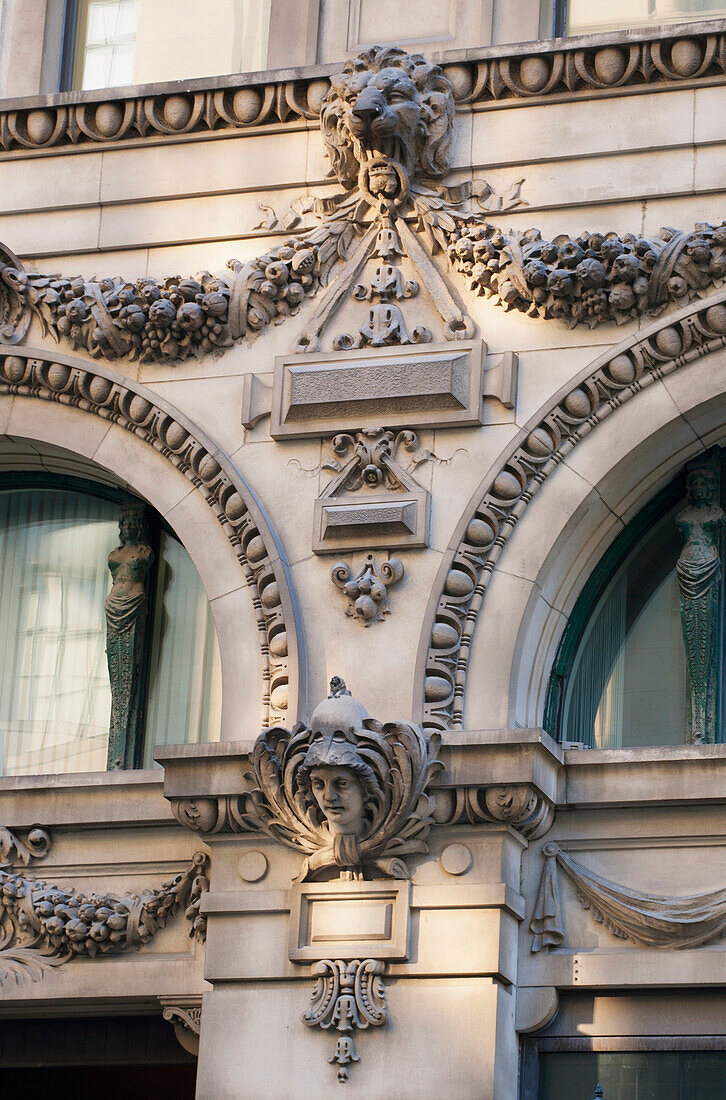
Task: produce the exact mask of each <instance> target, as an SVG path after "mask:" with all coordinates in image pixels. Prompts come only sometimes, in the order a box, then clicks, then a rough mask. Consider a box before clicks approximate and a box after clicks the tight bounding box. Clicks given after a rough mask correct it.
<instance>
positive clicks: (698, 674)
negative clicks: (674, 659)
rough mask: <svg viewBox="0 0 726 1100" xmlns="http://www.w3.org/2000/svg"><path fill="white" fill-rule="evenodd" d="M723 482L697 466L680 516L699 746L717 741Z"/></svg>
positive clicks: (693, 727)
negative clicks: (720, 493) (720, 495)
mask: <svg viewBox="0 0 726 1100" xmlns="http://www.w3.org/2000/svg"><path fill="white" fill-rule="evenodd" d="M717 494H718V480H717V475H716V470H715V469H714V468H713V467H710V466H706V465H703V466H697V467H696V468H695V469H691V470H690V472H689V473H688V476H687V478H686V499H687V505H686V507H685V508H684V509H683V510H682V511H681V512H679V513H678V515H677V516H676V524H677V526H678V530H679V531H680V533H681V536H682V538H683V541H684V545H683V549H682V551H681V554H680V557H679V558H678V562H677V564H676V574H677V576H678V584H679V586H680V590H681V623H682V626H683V641H684V643H685V648H686V661H687V663H688V677H689V683H690V697H691V705H690V729H689V730H688V740H689V741H690V742H692V743H695V744H701V743H712V742H713V741H715V739H716V704H717V696H718V682H717V668H718V660H717V658H718V650H719V636H718V624H719V589H720V586H721V531H722V528H723V524H724V518H725V516H724V512H723V509H722V508H720V507H719V505H718V504H717V503H716V497H717Z"/></svg>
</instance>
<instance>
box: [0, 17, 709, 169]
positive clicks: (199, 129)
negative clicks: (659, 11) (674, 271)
mask: <svg viewBox="0 0 726 1100" xmlns="http://www.w3.org/2000/svg"><path fill="white" fill-rule="evenodd" d="M433 59H434V60H436V61H437V62H438V63H439V64H441V65H442V67H443V69H444V71H445V73H446V75H447V76H448V77H449V79H450V80H451V83H452V85H453V89H454V98H455V101H456V105H457V108H458V109H460V110H461V109H475V110H482V109H486V108H496V107H499V106H502V105H506V106H524V105H526V104H528V103H532V102H550V101H556V100H573V99H574V100H576V99H581V98H584V99H590V98H594V97H599V96H603V95H610V96H611V95H622V94H631V93H637V92H644V91H649V90H651V89H658V88H667V87H678V86H684V85H685V86H691V87H697V86H700V85H705V84H720V83H723V82H724V79H726V20H709V21H708V22H697V23H681V24H677V25H675V26H672V27H669V28H668V30H667V31H663V30H662V29H658V30H650V31H645V32H642V33H638V32H632V31H630V32H628V31H619V32H617V33H613V34H607V35H586V36H578V37H576V38H571V39H555V40H550V41H546V42H526V43H522V44H517V45H507V46H504V47H502V46H496V47H488V48H482V49H476V50H458V51H447V52H446V53H445V54H441V55H436V56H435V57H434V58H433ZM339 68H340V63H339V62H336V63H335V64H332V65H324V66H314V67H305V68H299V69H282V70H280V69H278V70H274V71H271V72H261V73H249V74H242V75H232V76H225V77H213V78H205V79H199V80H189V81H172V82H169V83H163V84H147V85H143V86H139V85H134V86H133V87H128V88H115V89H108V88H105V89H101V90H99V91H92V92H78V91H77V92H63V93H59V94H57V95H45V96H34V97H28V98H23V99H15V100H6V101H5V102H4V103H3V102H0V156H3V157H8V156H11V157H16V156H27V155H29V154H31V153H46V152H52V151H63V152H72V151H75V150H78V151H89V150H91V149H94V148H97V147H98V146H99V145H100V146H104V147H106V146H109V145H112V146H116V145H119V144H121V145H126V144H129V143H133V144H139V143H147V142H149V143H154V144H156V143H159V142H164V141H173V140H179V139H184V138H187V139H188V138H191V137H193V138H199V137H200V135H205V134H206V135H208V136H215V137H216V136H221V135H223V134H233V133H235V132H240V131H244V130H250V129H253V128H255V129H257V128H260V127H261V128H264V129H268V128H273V127H276V128H279V127H280V126H281V125H285V126H294V125H298V126H299V125H315V124H316V123H317V119H318V116H319V112H320V105H321V103H322V101H323V98H324V97H325V94H326V92H327V90H328V86H329V77H330V75H331V74H332V73H334V72H336V71H337V70H338V69H339Z"/></svg>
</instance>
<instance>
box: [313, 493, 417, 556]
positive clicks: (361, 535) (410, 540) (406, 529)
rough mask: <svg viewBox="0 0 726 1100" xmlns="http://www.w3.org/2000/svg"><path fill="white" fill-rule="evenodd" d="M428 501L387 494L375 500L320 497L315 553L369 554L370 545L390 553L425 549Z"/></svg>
mask: <svg viewBox="0 0 726 1100" xmlns="http://www.w3.org/2000/svg"><path fill="white" fill-rule="evenodd" d="M428 506H429V497H428V493H427V492H425V490H421V492H417V493H386V494H380V495H378V496H375V497H364V498H361V497H360V496H356V495H354V494H351V495H350V496H346V497H327V498H326V497H320V498H318V500H316V501H315V522H314V531H313V550H314V552H315V553H316V554H326V553H335V552H336V551H339V550H367V549H368V547H369V546H370V545H371V542H375V545H376V546H380V547H381V548H384V549H387V548H391V547H400V546H426V532H427V527H428Z"/></svg>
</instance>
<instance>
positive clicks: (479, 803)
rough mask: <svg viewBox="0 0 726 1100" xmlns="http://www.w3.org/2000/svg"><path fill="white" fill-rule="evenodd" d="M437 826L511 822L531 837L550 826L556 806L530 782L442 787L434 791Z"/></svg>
mask: <svg viewBox="0 0 726 1100" xmlns="http://www.w3.org/2000/svg"><path fill="white" fill-rule="evenodd" d="M434 798H435V800H436V807H435V810H434V820H435V821H436V823H437V825H462V824H467V823H468V824H470V825H481V824H505V825H511V826H512V828H514V829H516V830H517V831H518V832H520V833H521V834H522V836H524V837H526V838H527V839H528V840H535V839H537V838H538V837H541V836H544V835H545V833H547V832H548V831H549V829H551V827H552V824H553V822H554V818H555V807H554V806H553V804H552V803H551V802H550V801H549V799H547V798H546V797H545V796H544V795H543V794H542V793H541V792H540V791H538V790H536V788H535V787H533V786H531V785H530V784H528V783H512V784H506V785H504V784H497V785H492V786H476V787H451V788H445V787H440V788H438V789H437V790H436V791H435V792H434Z"/></svg>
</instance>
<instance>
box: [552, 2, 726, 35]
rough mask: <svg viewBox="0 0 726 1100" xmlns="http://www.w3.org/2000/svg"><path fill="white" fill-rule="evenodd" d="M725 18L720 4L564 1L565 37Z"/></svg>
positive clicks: (722, 5)
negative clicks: (625, 28)
mask: <svg viewBox="0 0 726 1100" xmlns="http://www.w3.org/2000/svg"><path fill="white" fill-rule="evenodd" d="M724 16H726V3H724V2H723V0H607V3H603V2H602V0H567V17H566V27H567V34H591V33H594V32H598V31H611V30H619V29H620V28H624V27H653V26H658V25H660V24H664V23H665V24H667V23H684V22H687V21H688V20H690V19H720V18H722V17H724Z"/></svg>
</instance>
